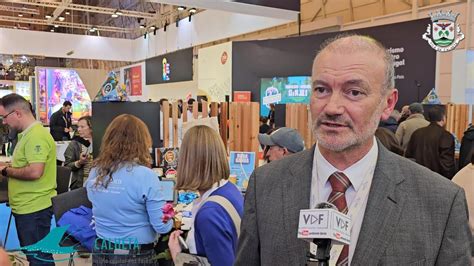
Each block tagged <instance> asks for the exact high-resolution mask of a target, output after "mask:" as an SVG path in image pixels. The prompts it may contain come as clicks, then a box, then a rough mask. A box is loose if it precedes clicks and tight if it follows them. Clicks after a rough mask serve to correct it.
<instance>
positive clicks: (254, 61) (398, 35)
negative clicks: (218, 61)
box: [232, 19, 436, 108]
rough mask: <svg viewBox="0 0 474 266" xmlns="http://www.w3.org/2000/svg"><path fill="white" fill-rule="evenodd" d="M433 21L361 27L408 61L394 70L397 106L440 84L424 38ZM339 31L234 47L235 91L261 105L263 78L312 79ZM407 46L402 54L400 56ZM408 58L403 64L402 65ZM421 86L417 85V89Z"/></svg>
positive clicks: (432, 53) (233, 77)
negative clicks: (326, 44) (319, 55)
mask: <svg viewBox="0 0 474 266" xmlns="http://www.w3.org/2000/svg"><path fill="white" fill-rule="evenodd" d="M430 23H431V21H430V20H429V19H421V20H414V21H409V22H403V23H396V24H390V25H385V26H378V27H371V28H365V29H359V30H355V31H351V32H356V33H360V34H364V35H369V36H372V37H374V38H376V39H377V40H379V41H380V42H382V43H383V44H384V45H385V46H386V47H387V48H393V50H394V51H395V53H393V54H396V55H398V56H399V59H396V61H397V62H399V63H400V64H401V63H404V65H401V66H400V67H397V68H395V74H396V75H398V76H399V78H400V77H401V76H403V79H396V80H395V84H396V87H397V88H398V90H399V92H400V93H399V100H398V103H397V108H401V106H403V105H405V104H410V103H412V102H415V101H421V100H422V99H423V98H424V97H425V96H426V95H427V94H428V92H429V91H430V90H431V89H432V88H434V85H435V69H436V51H435V50H433V49H432V48H431V47H430V46H429V45H428V43H427V42H426V41H425V40H423V39H422V37H421V36H422V34H423V33H424V32H425V31H426V27H427V25H428V24H430ZM340 33H341V32H337V33H324V34H317V35H309V36H300V37H292V38H284V39H273V40H264V41H245V42H234V43H233V47H232V91H251V92H252V101H253V102H259V101H260V79H261V78H272V77H278V76H280V77H286V76H311V68H312V63H313V59H314V57H315V55H316V52H317V50H318V49H319V47H320V45H321V44H322V42H323V41H324V40H325V39H327V38H331V37H333V36H335V35H337V34H340ZM397 48H403V52H400V50H401V49H398V52H397V50H395V49H397ZM402 60H404V61H402ZM417 85H418V86H417Z"/></svg>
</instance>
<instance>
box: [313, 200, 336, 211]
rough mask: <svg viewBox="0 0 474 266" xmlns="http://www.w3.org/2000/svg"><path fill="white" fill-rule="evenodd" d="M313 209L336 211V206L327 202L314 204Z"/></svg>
mask: <svg viewBox="0 0 474 266" xmlns="http://www.w3.org/2000/svg"><path fill="white" fill-rule="evenodd" d="M315 209H335V210H337V208H336V206H335V205H334V204H332V203H329V202H320V203H318V204H316V207H315Z"/></svg>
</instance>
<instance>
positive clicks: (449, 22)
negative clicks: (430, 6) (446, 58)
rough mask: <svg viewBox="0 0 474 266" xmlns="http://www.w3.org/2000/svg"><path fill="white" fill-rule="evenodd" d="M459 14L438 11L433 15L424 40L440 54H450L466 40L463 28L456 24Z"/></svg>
mask: <svg viewBox="0 0 474 266" xmlns="http://www.w3.org/2000/svg"><path fill="white" fill-rule="evenodd" d="M458 15H459V13H456V14H454V13H452V12H451V10H450V11H448V12H443V11H441V10H440V11H437V12H435V13H431V14H430V17H431V24H429V25H428V27H427V28H426V32H425V33H424V34H423V39H424V40H426V41H427V42H428V44H429V45H430V46H431V47H432V48H433V49H435V50H436V51H439V52H448V51H451V50H453V49H454V48H456V46H457V45H458V44H459V42H461V41H462V40H463V39H464V34H463V33H462V31H461V27H460V26H459V24H457V23H456V19H457V16H458Z"/></svg>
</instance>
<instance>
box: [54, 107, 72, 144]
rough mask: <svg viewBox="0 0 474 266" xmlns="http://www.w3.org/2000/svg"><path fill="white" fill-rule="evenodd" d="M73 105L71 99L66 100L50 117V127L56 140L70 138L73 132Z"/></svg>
mask: <svg viewBox="0 0 474 266" xmlns="http://www.w3.org/2000/svg"><path fill="white" fill-rule="evenodd" d="M71 107H72V103H71V102H70V101H65V102H64V103H63V107H61V109H59V110H58V111H56V112H55V113H53V114H52V115H51V117H50V118H49V127H50V129H51V135H52V136H53V139H54V140H55V141H61V140H70V139H71V136H70V134H69V133H70V132H72V128H71V125H72V121H71V116H72V113H71Z"/></svg>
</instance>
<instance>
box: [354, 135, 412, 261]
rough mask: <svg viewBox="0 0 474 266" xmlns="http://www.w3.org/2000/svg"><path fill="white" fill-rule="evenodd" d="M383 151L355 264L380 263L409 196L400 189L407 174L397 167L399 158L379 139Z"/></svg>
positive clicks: (365, 216) (357, 248)
mask: <svg viewBox="0 0 474 266" xmlns="http://www.w3.org/2000/svg"><path fill="white" fill-rule="evenodd" d="M378 146H379V154H378V158H377V165H376V167H375V172H374V177H373V180H372V186H371V188H370V192H369V198H368V201H367V207H366V209H365V214H364V219H363V221H362V226H361V230H360V233H359V239H358V241H357V246H356V249H355V252H354V256H353V258H352V264H353V265H363V264H367V263H368V262H369V261H370V262H373V263H369V264H376V263H377V262H378V261H379V260H380V257H381V256H382V254H383V253H384V251H385V249H386V248H387V245H388V243H389V241H390V239H391V236H392V234H393V233H394V230H395V228H396V225H397V223H398V220H399V218H400V214H401V211H402V208H403V205H404V203H405V199H406V196H405V194H404V192H403V191H402V190H401V189H399V185H400V184H401V183H402V182H403V180H404V177H403V176H402V175H401V174H400V172H399V171H398V170H396V169H395V168H396V166H394V162H395V161H397V160H398V159H397V157H396V156H395V155H394V154H392V153H390V152H389V151H388V150H387V149H385V148H384V147H383V146H382V144H381V143H380V142H378Z"/></svg>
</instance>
